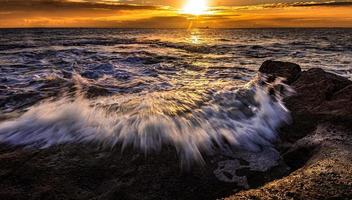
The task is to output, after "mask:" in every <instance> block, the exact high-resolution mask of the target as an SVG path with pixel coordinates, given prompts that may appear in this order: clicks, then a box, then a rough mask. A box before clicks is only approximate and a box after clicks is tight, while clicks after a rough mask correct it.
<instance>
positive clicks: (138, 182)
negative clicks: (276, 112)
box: [0, 61, 352, 200]
mask: <svg viewBox="0 0 352 200" xmlns="http://www.w3.org/2000/svg"><path fill="white" fill-rule="evenodd" d="M259 72H260V73H262V74H265V75H266V76H268V77H269V80H274V79H275V78H277V77H283V78H285V79H286V83H287V84H289V85H291V86H292V88H293V89H294V90H295V91H296V93H295V94H294V95H293V96H290V97H288V98H286V99H285V104H286V106H287V107H288V109H289V110H290V111H291V114H292V118H293V119H292V122H293V123H292V124H291V125H288V126H286V127H283V128H282V129H281V130H280V141H278V142H277V145H276V148H264V149H262V151H261V152H243V151H239V152H238V153H237V154H236V155H223V154H221V152H219V153H214V154H213V155H209V156H208V157H206V158H205V159H206V163H207V164H206V165H205V166H194V167H193V168H192V169H190V170H187V171H183V170H181V169H180V166H179V162H178V158H177V154H176V153H175V150H174V149H173V148H171V147H165V148H164V150H163V151H162V152H161V153H160V154H156V155H148V156H145V155H144V154H140V153H138V152H135V151H134V150H132V149H130V150H125V151H124V152H123V153H121V151H120V149H118V148H115V149H100V148H98V147H97V146H96V145H94V144H90V145H83V144H81V145H79V144H76V145H73V144H71V145H70V144H67V145H61V146H57V147H51V148H49V149H44V150H33V149H23V148H14V147H6V146H5V145H1V146H0V162H1V165H0V187H1V190H0V199H119V200H120V199H220V198H225V199H351V198H352V163H351V160H352V81H350V80H348V79H346V78H343V77H339V76H337V75H334V74H331V73H328V72H325V71H323V70H322V69H318V68H315V69H310V70H308V71H302V70H301V68H300V67H299V65H297V64H293V63H287V62H286V63H284V62H277V61H266V62H264V63H263V65H262V66H261V67H260V69H259ZM219 179H220V180H222V181H220V180H219Z"/></svg>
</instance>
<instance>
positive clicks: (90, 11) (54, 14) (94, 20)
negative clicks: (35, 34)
mask: <svg viewBox="0 0 352 200" xmlns="http://www.w3.org/2000/svg"><path fill="white" fill-rule="evenodd" d="M116 2H117V1H99V2H96V1H82V0H71V1H67V0H54V1H49V0H27V1H24V0H11V1H4V0H0V4H1V7H0V27H5V28H6V27H119V28H188V27H189V25H190V24H193V27H205V26H208V27H211V28H254V27H352V2H349V1H347V2H299V3H276V4H265V5H247V6H217V7H212V8H211V13H212V14H208V15H202V16H199V17H193V16H189V15H183V14H180V12H178V10H177V9H175V8H173V7H165V6H156V5H136V4H122V3H116ZM119 2H121V1H119Z"/></svg>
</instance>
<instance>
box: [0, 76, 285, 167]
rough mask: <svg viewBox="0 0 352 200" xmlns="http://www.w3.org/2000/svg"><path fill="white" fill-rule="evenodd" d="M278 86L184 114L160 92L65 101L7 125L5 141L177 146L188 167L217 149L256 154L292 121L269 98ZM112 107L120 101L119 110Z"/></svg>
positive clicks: (1, 135) (231, 95)
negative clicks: (240, 149)
mask: <svg viewBox="0 0 352 200" xmlns="http://www.w3.org/2000/svg"><path fill="white" fill-rule="evenodd" d="M274 84H275V85H278V84H279V85H283V84H282V83H279V82H276V83H274ZM272 86H273V85H266V86H260V85H259V84H254V85H251V86H250V87H249V88H248V89H246V90H245V91H243V90H242V91H229V90H223V91H220V92H217V93H214V94H212V97H213V98H212V100H210V101H208V102H206V103H204V104H203V105H201V106H198V107H197V105H198V104H197V103H195V102H193V101H192V102H193V104H192V105H191V106H188V107H187V106H185V105H183V106H185V107H187V108H188V110H187V109H186V111H184V112H181V113H178V114H170V112H169V111H170V110H172V109H173V108H174V107H175V106H176V107H177V106H182V105H178V104H177V102H178V101H172V102H171V103H170V101H168V100H166V99H165V98H164V94H163V95H161V94H159V93H153V94H149V95H145V96H143V97H138V96H136V95H130V96H127V97H123V98H122V97H109V98H100V99H98V100H88V99H85V98H83V97H81V96H80V97H76V99H74V100H72V99H69V98H63V99H61V100H59V101H55V102H44V103H42V104H40V105H38V106H35V107H32V108H31V109H30V110H29V111H28V112H26V113H24V114H23V115H22V116H21V117H19V118H17V119H13V120H11V121H6V122H3V123H1V124H0V141H1V142H4V143H7V144H11V145H24V146H29V147H36V148H47V147H50V146H52V145H57V144H63V143H85V142H96V143H99V144H102V145H104V146H108V147H113V146H115V145H117V144H119V145H122V148H125V147H127V146H129V145H132V146H134V147H136V148H138V149H141V150H143V151H145V152H149V151H158V150H160V149H161V148H162V145H164V144H168V145H170V144H171V145H173V146H174V147H176V149H177V151H178V153H179V155H180V157H181V162H182V163H183V164H187V163H190V162H192V161H198V162H202V161H203V158H202V153H203V152H209V151H211V150H212V149H213V148H214V145H216V146H218V147H220V148H221V147H223V146H224V145H232V146H236V147H240V148H245V149H249V150H253V151H255V150H259V149H260V147H261V146H266V145H271V143H272V142H273V141H275V139H276V138H277V129H278V128H279V127H280V126H281V125H282V124H283V123H287V122H288V121H289V119H290V117H289V111H288V110H287V109H286V108H285V106H284V105H283V103H282V96H280V95H278V94H276V96H275V97H273V96H271V95H269V94H268V92H267V91H268V88H269V87H272ZM283 86H284V87H286V88H287V87H288V86H285V85H283ZM184 98H185V99H186V98H187V97H184ZM175 99H176V100H178V99H177V97H175ZM175 99H174V100H175ZM111 102H115V104H114V105H115V107H114V108H113V107H112V106H111V104H110V103H111ZM175 102H176V103H175ZM168 103H169V104H168ZM171 113H172V112H171Z"/></svg>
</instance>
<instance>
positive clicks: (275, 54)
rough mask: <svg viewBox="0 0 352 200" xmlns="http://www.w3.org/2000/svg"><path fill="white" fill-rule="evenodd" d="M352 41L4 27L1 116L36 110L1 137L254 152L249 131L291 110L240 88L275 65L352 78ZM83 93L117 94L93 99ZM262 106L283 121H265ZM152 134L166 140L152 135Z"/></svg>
mask: <svg viewBox="0 0 352 200" xmlns="http://www.w3.org/2000/svg"><path fill="white" fill-rule="evenodd" d="M351 41H352V29H231V30H213V29H194V30H181V29H160V30H159V29H2V30H0V114H1V115H2V116H5V115H6V117H2V118H13V117H8V115H10V114H12V113H14V112H19V113H23V112H24V111H27V110H29V112H28V113H26V114H25V115H24V116H22V117H20V115H18V116H16V117H20V118H18V119H15V121H13V122H11V123H12V124H10V125H9V124H6V125H2V126H0V133H3V134H5V133H6V134H8V135H6V136H3V138H1V137H0V140H2V141H7V142H12V143H14V144H36V145H38V142H40V143H41V145H46V146H50V145H51V144H55V143H64V142H67V141H72V140H79V141H81V140H85V139H87V138H93V136H92V134H93V135H94V134H95V133H97V132H99V134H100V135H99V136H97V135H94V137H96V138H99V139H102V137H103V138H107V137H110V136H111V135H114V136H113V137H112V138H114V137H115V136H116V137H115V140H114V141H115V142H116V141H117V140H120V139H121V138H124V137H125V138H127V139H126V140H128V142H127V143H135V142H136V141H137V143H138V145H140V146H143V147H145V146H155V142H156V141H159V142H160V141H163V140H167V141H168V142H169V143H170V141H172V142H174V143H175V145H176V146H177V145H178V144H180V143H187V142H190V144H187V145H188V146H187V145H185V146H187V147H185V148H188V147H189V146H191V147H192V148H193V147H194V148H193V150H189V151H195V149H197V148H199V147H200V146H204V143H206V142H209V141H213V140H214V138H216V137H217V135H219V134H220V135H222V137H229V138H227V139H228V140H230V141H231V140H232V141H233V142H234V143H241V144H244V143H246V144H245V146H246V145H247V146H250V147H253V146H255V145H252V144H251V142H252V140H253V139H249V140H247V139H244V138H245V137H243V134H244V135H246V134H247V135H250V134H249V133H251V134H252V135H253V134H254V133H256V134H259V135H260V134H262V133H257V132H258V131H256V129H255V130H252V126H256V125H257V129H258V130H263V127H262V126H264V127H267V128H269V129H271V128H274V129H275V127H276V126H277V124H279V123H281V122H282V121H283V120H284V118H285V117H283V116H284V113H283V112H284V109H283V110H282V109H281V108H280V105H274V104H275V103H273V102H271V103H268V102H267V100H266V97H265V95H264V94H258V90H253V94H252V97H247V96H248V95H247V96H246V95H245V97H241V98H242V99H241V98H240V99H239V98H238V96H239V95H238V93H236V92H235V91H236V90H237V89H239V88H241V87H243V86H244V85H245V84H246V83H247V82H248V81H249V80H251V79H252V78H253V77H254V76H255V75H256V73H257V71H258V68H259V67H260V65H261V63H263V62H264V61H265V60H268V59H272V60H280V61H290V62H294V63H298V64H299V65H300V66H301V67H302V68H303V69H308V68H314V67H320V68H323V69H325V70H327V71H329V72H332V73H335V74H338V75H341V76H345V77H347V78H351V77H352V42H351ZM77 88H78V89H77ZM77 90H79V91H81V93H88V95H86V96H89V95H90V96H93V97H97V96H99V95H100V94H104V95H103V96H106V93H108V94H109V95H108V97H107V98H106V97H104V98H93V99H94V100H87V99H86V98H87V97H86V96H84V95H81V94H80V92H78V93H77ZM75 91H76V92H75ZM72 93H75V94H74V95H72ZM69 94H71V95H69ZM82 96H83V97H82ZM249 96H250V95H249ZM52 97H54V98H55V100H53V99H51V100H50V103H44V104H43V105H41V106H39V107H38V105H39V104H42V102H44V101H47V100H48V99H50V98H52ZM63 98H65V100H62V99H63ZM253 98H254V100H253ZM77 99H79V100H77ZM252 100H253V101H252ZM87 101H88V102H87ZM259 101H262V102H259ZM53 102H54V103H53ZM251 102H252V103H251ZM261 104H263V105H261ZM65 105H67V106H66V107H65ZM32 106H35V107H34V108H32ZM265 107H266V108H269V107H270V108H271V109H272V110H263V108H265ZM246 109H247V110H246ZM258 109H261V110H262V112H263V113H262V114H263V116H264V118H268V119H273V120H274V121H270V120H268V119H267V120H266V122H265V123H264V124H263V123H262V122H259V121H260V119H263V116H254V115H256V113H260V112H258ZM273 110H274V111H276V112H273ZM111 113H113V115H111ZM278 113H279V114H278ZM280 113H281V114H280ZM275 115H278V116H275ZM98 116H99V119H95V118H94V117H98ZM253 116H254V118H255V120H254V121H257V122H258V123H259V124H258V123H257V122H256V123H257V124H256V125H253V123H254V121H248V119H251V120H253V119H254V118H253ZM265 116H266V117H265ZM268 116H269V117H268ZM16 117H15V118H16ZM276 119H277V120H278V121H275V120H276ZM246 120H247V121H246ZM238 123H239V124H238ZM60 127H64V129H62V128H60ZM112 130H113V131H112ZM164 130H167V131H169V132H167V131H164ZM87 131H88V132H87ZM75 132H76V135H74V136H72V134H73V133H75ZM152 132H153V133H155V132H157V133H160V135H161V136H160V135H158V136H155V135H153V136H148V137H147V136H145V135H148V134H151V133H152ZM166 132H167V133H166ZM259 132H260V131H259ZM269 132H270V131H269ZM190 133H195V135H197V134H198V135H197V136H196V137H195V136H194V135H192V136H190V135H189V134H190ZM51 134H53V135H54V136H55V137H54V136H53V135H51ZM129 134H130V135H129ZM133 134H137V138H139V139H136V138H134V139H131V138H133V137H130V136H131V135H133ZM182 135H183V136H182ZM185 136H187V137H185ZM143 137H144V139H143ZM231 137H233V138H231ZM246 137H247V136H246ZM248 137H249V136H248ZM250 137H252V136H250ZM273 137H274V136H272V135H270V134H269V136H268V135H266V136H263V138H265V140H269V141H271V140H272V138H273ZM53 138H54V139H53ZM146 138H147V139H146ZM180 138H181V139H180ZM149 139H150V140H149ZM196 141H197V142H196ZM200 141H202V142H200ZM205 141H206V142H205ZM239 141H242V142H239ZM252 143H253V142H252ZM254 143H260V144H263V143H265V142H263V141H256V142H254ZM192 145H193V146H192ZM156 146H157V145H156ZM195 146H196V147H195ZM192 153H194V152H192ZM193 156H194V155H193Z"/></svg>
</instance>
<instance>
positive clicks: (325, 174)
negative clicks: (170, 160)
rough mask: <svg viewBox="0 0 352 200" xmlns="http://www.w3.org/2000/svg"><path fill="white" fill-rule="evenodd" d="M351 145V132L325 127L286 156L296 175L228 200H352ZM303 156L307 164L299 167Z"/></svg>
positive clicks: (308, 137)
mask: <svg viewBox="0 0 352 200" xmlns="http://www.w3.org/2000/svg"><path fill="white" fill-rule="evenodd" d="M351 144H352V135H351V130H349V129H346V128H345V127H343V126H342V127H341V126H335V125H333V124H321V125H319V126H318V127H317V128H316V130H315V131H314V132H312V133H311V134H309V135H307V136H306V137H304V138H302V139H300V140H298V141H297V142H296V143H295V144H294V145H293V146H292V148H291V150H289V151H288V152H287V153H286V154H284V158H285V159H286V162H294V163H295V165H294V166H295V170H296V169H297V170H296V171H294V172H293V173H291V174H290V175H289V176H287V177H284V178H282V179H279V180H276V181H273V182H271V183H268V184H266V185H264V186H263V187H261V188H258V189H252V190H247V191H242V192H239V193H237V194H235V195H233V196H230V197H228V198H226V199H227V200H237V199H278V200H284V199H307V200H314V199H346V200H348V199H351V198H352V164H351V159H352V156H351V155H352V145H351ZM302 152H304V153H302ZM302 156H303V159H304V160H305V162H304V163H298V165H297V160H300V159H302Z"/></svg>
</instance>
